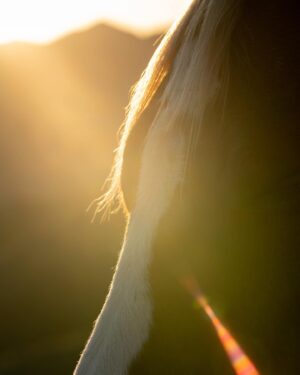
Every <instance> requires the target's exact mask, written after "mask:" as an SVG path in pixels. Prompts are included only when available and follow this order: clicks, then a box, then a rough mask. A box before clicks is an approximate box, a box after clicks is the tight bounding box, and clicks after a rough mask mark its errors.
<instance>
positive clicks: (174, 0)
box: [0, 0, 187, 43]
mask: <svg viewBox="0 0 300 375" xmlns="http://www.w3.org/2000/svg"><path fill="white" fill-rule="evenodd" d="M186 3H187V0H145V1H141V0H109V1H108V0H77V1H74V0H44V1H40V0H9V1H5V2H4V1H3V2H1V3H0V43H9V42H13V41H27V42H37V43H39V42H48V41H51V40H53V39H55V38H57V37H59V36H60V35H62V34H65V33H68V32H70V31H71V30H73V29H78V28H82V27H87V26H88V25H90V24H91V23H95V22H98V21H101V20H105V21H112V22H113V23H115V24H116V23H117V24H121V25H122V26H123V27H124V26H125V27H127V28H129V29H132V30H133V31H134V32H136V33H138V34H141V33H142V34H147V33H150V32H153V30H155V29H158V28H161V27H162V26H164V25H166V24H168V23H170V22H171V21H172V20H173V19H174V17H175V16H176V14H178V11H180V9H181V8H183V6H185V5H186Z"/></svg>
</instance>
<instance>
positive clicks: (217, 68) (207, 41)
mask: <svg viewBox="0 0 300 375" xmlns="http://www.w3.org/2000/svg"><path fill="white" fill-rule="evenodd" d="M237 3H238V2H237V1H234V0H202V1H200V0H196V1H193V2H192V3H191V5H190V7H189V8H188V10H187V11H186V12H185V13H184V14H183V15H182V17H180V18H179V20H178V21H176V22H175V23H174V25H173V26H172V27H171V29H170V30H169V32H168V33H167V34H166V36H165V37H164V39H163V40H162V42H161V44H160V46H159V47H158V49H157V51H156V52H155V54H154V56H153V58H152V59H151V61H150V63H149V65H148V67H147V69H146V70H145V72H144V74H143V76H142V78H141V80H140V81H139V83H138V84H137V86H136V88H135V91H134V94H133V97H132V100H131V103H130V105H129V110H128V115H127V119H126V122H125V126H124V129H123V136H122V139H121V142H120V147H119V150H118V153H117V157H116V161H115V165H114V169H113V172H112V178H111V186H110V189H109V190H108V192H107V193H106V194H105V195H104V196H103V197H102V198H100V200H99V201H98V209H97V212H99V211H102V210H103V209H104V210H105V209H108V210H109V209H110V208H111V206H112V205H114V203H115V202H117V206H120V202H121V199H122V198H121V197H122V192H121V187H120V179H121V174H122V164H123V154H124V150H125V145H126V141H127V138H128V135H129V133H130V130H131V129H132V127H133V126H134V125H135V123H136V121H137V119H138V118H139V116H140V114H141V113H142V112H143V110H144V109H145V108H146V107H147V106H148V105H149V103H150V102H151V99H152V98H153V95H154V94H155V93H156V91H157V90H158V88H159V87H161V85H162V83H163V82H164V83H165V88H164V91H163V93H162V96H161V99H160V108H159V110H158V112H157V115H156V117H155V119H154V121H153V124H152V126H151V128H150V130H149V132H148V135H147V137H146V143H145V146H144V151H143V155H142V164H141V170H140V175H139V183H138V189H137V198H136V203H135V207H134V209H133V210H132V212H131V213H130V214H129V215H128V224H127V230H126V235H125V237H124V242H123V246H122V250H121V253H120V257H119V260H118V264H117V267H116V271H115V274H114V277H113V281H112V283H111V286H110V290H109V293H108V296H107V299H106V302H105V304H104V306H103V308H102V311H101V314H100V316H99V318H98V319H97V321H96V323H95V327H94V330H93V332H92V334H91V337H90V339H89V341H88V343H87V345H86V348H85V350H84V352H83V354H82V356H81V358H80V361H79V363H78V365H77V368H76V369H75V372H74V375H96V374H97V375H122V374H126V373H127V371H128V367H129V365H130V363H131V362H132V360H133V359H134V358H135V356H136V355H137V354H138V352H139V351H140V350H141V348H142V346H143V344H144V343H145V341H146V340H147V337H148V333H149V327H150V323H151V310H152V307H151V301H150V298H149V285H148V278H147V269H148V266H149V263H150V261H151V244H152V241H153V238H154V236H155V232H156V228H157V226H158V225H159V222H160V219H161V218H162V216H163V215H164V213H165V212H166V210H167V208H168V206H169V203H170V201H171V198H172V196H173V195H174V192H175V190H176V189H177V188H178V186H179V185H180V183H181V181H183V178H184V172H185V168H186V164H187V162H188V159H189V156H190V153H191V152H192V151H193V148H194V147H195V143H196V141H197V139H198V137H199V132H200V130H201V122H202V119H203V116H204V113H205V110H206V108H207V106H208V105H209V103H210V102H211V101H212V100H213V99H214V98H215V96H216V94H217V92H218V88H219V86H220V84H221V81H222V80H223V79H224V73H225V72H226V69H225V68H226V51H227V49H228V45H229V42H230V36H231V33H232V29H233V26H234V20H235V14H236V10H237Z"/></svg>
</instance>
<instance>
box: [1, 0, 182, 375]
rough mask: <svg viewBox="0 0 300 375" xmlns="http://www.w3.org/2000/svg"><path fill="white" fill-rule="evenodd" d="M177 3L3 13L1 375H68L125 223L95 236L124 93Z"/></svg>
mask: <svg viewBox="0 0 300 375" xmlns="http://www.w3.org/2000/svg"><path fill="white" fill-rule="evenodd" d="M185 5H186V1H184V0H181V1H180V0H177V1H176V0H160V1H154V0H151V1H143V2H141V1H136V0H132V1H130V0H127V1H124V0H110V1H105V0H98V1H91V0H90V1H87V0H85V1H83V0H78V1H76V2H75V3H74V1H72V2H71V1H67V0H65V1H55V0H52V1H50V0H49V1H48V0H47V1H43V2H41V1H36V0H28V1H25V0H24V1H18V0H10V1H9V2H2V3H1V4H0V43H1V44H0V154H1V158H0V164H1V183H0V205H1V213H0V220H1V226H0V228H1V229H0V239H1V247H0V249H1V252H0V285H1V288H0V293H1V309H0V314H1V319H0V322H1V323H0V324H1V325H0V335H1V338H2V340H1V344H0V374H1V375H4V374H5V375H6V374H7V375H8V374H10V375H13V374H32V375H34V374H43V375H47V374H52V375H53V374H70V373H71V372H72V370H73V368H74V365H75V363H76V361H77V359H78V356H79V353H80V351H81V350H82V348H83V345H84V343H85V341H86V339H87V337H88V335H89V333H90V330H91V326H92V322H93V321H94V320H95V318H96V316H97V314H98V312H99V310H100V307H101V305H102V303H103V301H104V297H105V295H106V292H107V288H108V285H109V281H110V279H111V275H112V267H113V265H114V264H115V261H116V258H117V254H118V251H119V248H120V243H121V240H122V236H123V232H124V219H123V217H122V214H119V215H116V216H113V217H112V219H111V221H110V222H108V223H103V224H101V225H100V220H99V218H98V219H96V222H95V223H94V224H91V217H92V213H86V208H87V206H88V205H89V203H90V202H91V201H92V200H93V199H94V198H96V197H97V196H99V195H100V193H101V186H102V185H103V183H104V181H105V179H106V177H107V175H108V173H109V170H110V167H111V165H112V161H113V150H114V149H115V148H116V146H117V139H118V138H117V130H118V128H119V126H120V125H121V123H122V121H123V118H124V108H125V106H126V104H127V103H128V100H129V89H130V87H131V86H132V85H133V84H134V82H135V81H136V80H137V79H138V77H139V76H140V74H141V72H142V71H143V69H144V68H145V66H146V64H147V61H148V60H149V58H150V56H151V54H152V53H153V51H154V48H155V47H154V42H155V41H156V40H157V38H158V37H159V35H160V34H161V33H162V32H163V30H164V29H165V28H166V27H167V25H168V24H169V23H170V22H171V21H172V19H174V17H175V15H176V14H178V12H179V11H180V9H181V8H182V7H183V6H185Z"/></svg>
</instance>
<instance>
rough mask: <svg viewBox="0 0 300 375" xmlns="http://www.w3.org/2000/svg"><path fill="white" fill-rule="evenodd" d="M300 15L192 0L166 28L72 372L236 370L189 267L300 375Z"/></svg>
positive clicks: (107, 197)
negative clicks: (123, 220)
mask: <svg viewBox="0 0 300 375" xmlns="http://www.w3.org/2000/svg"><path fill="white" fill-rule="evenodd" d="M299 24H300V22H299V16H298V12H297V4H296V2H295V1H291V0H286V1H283V0H273V1H267V0H265V1H258V0H252V1H250V0H194V1H192V2H191V3H190V4H189V6H188V8H187V9H186V10H185V11H184V12H183V13H182V14H181V15H180V16H179V17H178V19H177V20H176V21H175V22H174V24H173V25H172V26H171V27H170V29H169V30H168V31H167V33H166V34H165V36H164V37H163V38H162V40H161V42H160V44H159V46H158V47H157V49H156V51H155V53H154V55H153V57H152V58H151V60H150V62H149V64H148V66H147V67H146V69H145V71H144V73H143V74H142V76H141V78H140V80H139V81H138V83H137V84H136V86H135V88H134V90H133V93H132V97H131V100H130V103H129V106H128V110H127V114H126V119H125V122H124V125H123V127H122V136H121V140H120V144H119V148H118V151H117V154H116V159H115V163H114V166H113V170H112V174H111V176H110V181H111V184H110V187H109V189H108V191H107V192H106V193H105V194H104V195H103V196H102V197H100V198H99V200H98V201H97V203H98V206H97V209H96V212H97V213H98V212H100V211H104V212H105V213H108V212H110V211H113V210H116V209H119V208H121V207H123V210H124V213H125V215H126V216H127V226H126V232H125V236H124V242H123V246H122V249H121V252H120V256H119V260H118V263H117V266H116V269H115V273H114V276H113V280H112V283H111V286H110V289H109V293H108V296H107V299H106V301H105V303H104V306H103V308H102V311H101V313H100V315H99V317H98V319H97V321H96V323H95V327H94V329H93V332H92V334H91V336H90V338H89V340H88V343H87V345H86V347H85V349H84V351H83V353H82V355H81V358H80V360H79V363H78V365H77V367H76V369H75V372H74V375H96V374H101V375H121V374H126V373H127V372H128V371H129V370H130V373H132V374H135V373H136V374H141V373H143V374H172V375H173V374H174V375H176V374H194V373H195V374H196V373H197V374H198V373H203V374H209V375H210V374H212V375H213V374H223V375H225V374H232V369H231V367H230V365H229V363H227V360H226V358H225V355H224V353H223V351H222V349H221V348H220V345H219V344H218V342H217V338H216V337H215V335H214V332H213V331H212V329H211V327H210V326H209V325H208V322H207V320H205V318H204V317H202V320H201V319H200V317H199V312H198V311H195V310H194V309H193V308H192V307H191V304H190V301H189V296H187V295H186V292H185V290H184V289H183V288H182V287H181V284H180V280H182V279H183V278H184V277H185V276H186V275H191V274H192V275H194V276H196V277H197V278H198V280H199V283H200V284H201V287H202V288H203V290H204V291H205V293H206V294H207V295H208V296H209V298H210V299H211V301H212V303H215V304H216V306H217V308H219V309H220V313H219V315H220V314H221V316H222V317H223V321H224V320H225V322H226V324H227V326H229V327H230V329H231V331H232V332H235V333H236V335H237V336H238V338H239V341H240V342H241V343H242V346H243V347H244V348H245V349H246V351H247V353H248V354H249V355H250V357H251V358H252V359H253V360H254V362H255V364H256V366H257V368H258V369H259V371H260V372H261V373H262V374H272V375H276V374H281V375H282V374H296V373H300V365H299V361H298V339H299V328H297V327H299V324H298V309H297V307H296V306H297V301H298V300H299V296H300V293H299V287H298V280H297V279H298V265H299V250H298V249H299V245H300V238H299V221H300V215H299V214H300V199H299V198H300V196H299V185H300V173H299V172H300V158H299V150H300V134H299V105H298V102H297V94H298V92H299V76H298V70H299V69H298V67H299V53H298V49H297V46H298V45H299V43H298V41H299V40H298V36H299V35H300V33H299ZM150 295H151V296H152V297H150ZM152 300H154V301H155V304H154V308H153V303H152ZM150 327H152V329H151V330H150Z"/></svg>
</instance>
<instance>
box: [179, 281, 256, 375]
mask: <svg viewBox="0 0 300 375" xmlns="http://www.w3.org/2000/svg"><path fill="white" fill-rule="evenodd" d="M183 283H184V285H185V287H186V288H187V290H188V291H189V292H190V293H191V294H192V295H193V297H194V298H195V301H196V302H197V305H199V306H200V307H202V309H203V310H204V311H205V313H206V315H207V316H208V317H209V319H210V321H211V322H212V324H213V326H214V328H215V330H216V332H217V335H218V337H219V339H220V341H221V343H222V346H223V347H224V349H225V351H226V353H227V356H228V358H229V360H230V363H231V365H232V367H233V369H234V371H235V373H236V375H260V374H259V372H258V371H257V369H256V368H255V366H254V364H253V363H252V362H251V360H250V359H249V358H248V356H247V355H246V354H245V353H244V351H243V350H242V349H241V347H240V346H239V344H238V343H237V342H236V340H235V339H234V338H233V337H232V336H231V334H230V333H229V331H228V330H227V329H226V328H225V327H224V326H223V324H222V323H221V322H220V320H219V319H218V318H217V316H216V314H215V313H214V311H213V310H212V308H211V307H210V306H209V304H208V302H207V301H206V299H205V297H204V296H203V294H202V292H201V290H200V288H199V286H198V284H197V282H196V280H195V279H193V278H188V279H185V280H184V282H183Z"/></svg>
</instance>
